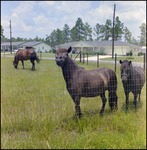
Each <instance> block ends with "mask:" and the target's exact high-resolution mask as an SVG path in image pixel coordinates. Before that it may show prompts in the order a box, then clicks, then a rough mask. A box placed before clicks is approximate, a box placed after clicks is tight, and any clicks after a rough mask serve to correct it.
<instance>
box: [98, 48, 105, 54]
mask: <svg viewBox="0 0 147 150" xmlns="http://www.w3.org/2000/svg"><path fill="white" fill-rule="evenodd" d="M99 55H106V52H105V48H103V47H102V48H101V49H100V51H99Z"/></svg>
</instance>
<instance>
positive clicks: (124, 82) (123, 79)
mask: <svg viewBox="0 0 147 150" xmlns="http://www.w3.org/2000/svg"><path fill="white" fill-rule="evenodd" d="M121 79H122V83H123V84H126V83H127V77H126V76H122V78H121Z"/></svg>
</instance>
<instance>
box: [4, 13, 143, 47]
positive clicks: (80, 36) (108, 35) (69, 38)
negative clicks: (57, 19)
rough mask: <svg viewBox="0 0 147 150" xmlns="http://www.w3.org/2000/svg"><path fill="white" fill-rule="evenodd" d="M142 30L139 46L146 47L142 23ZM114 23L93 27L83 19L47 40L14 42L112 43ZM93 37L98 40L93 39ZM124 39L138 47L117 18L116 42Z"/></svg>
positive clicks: (37, 39)
mask: <svg viewBox="0 0 147 150" xmlns="http://www.w3.org/2000/svg"><path fill="white" fill-rule="evenodd" d="M139 28H140V36H138V38H139V45H140V46H145V45H146V25H145V23H142V24H141V26H139ZM112 30H113V27H112V21H111V20H110V19H107V20H106V22H105V24H99V23H97V24H96V25H95V27H93V28H92V27H91V26H90V25H89V24H88V22H86V23H83V21H82V19H81V18H78V19H77V21H76V23H75V26H74V27H73V28H71V29H70V27H69V25H68V24H65V25H64V27H63V30H60V29H58V28H57V29H56V30H53V31H52V32H51V33H50V34H49V35H46V37H45V38H39V37H38V36H36V37H35V38H34V39H32V38H30V39H27V38H20V37H17V38H14V37H12V42H16V41H17V42H19V41H28V42H29V41H44V42H46V43H48V44H49V45H50V46H55V45H59V44H64V43H68V42H73V41H80V40H82V41H93V40H97V41H110V40H112ZM3 31H4V29H3V27H2V25H1V40H2V41H5V42H9V41H10V39H7V38H5V36H4V35H3ZM92 35H94V36H95V37H96V38H95V39H93V38H92ZM122 37H124V40H125V42H128V43H131V44H135V45H138V41H137V40H136V39H135V38H134V37H132V33H131V32H130V31H129V29H128V28H127V27H126V26H124V24H123V23H122V22H121V21H120V19H119V17H118V16H117V17H116V19H115V25H114V40H119V41H121V40H122Z"/></svg>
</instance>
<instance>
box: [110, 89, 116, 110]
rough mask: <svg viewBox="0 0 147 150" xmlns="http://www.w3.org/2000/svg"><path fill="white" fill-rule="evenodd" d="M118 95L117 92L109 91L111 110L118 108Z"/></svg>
mask: <svg viewBox="0 0 147 150" xmlns="http://www.w3.org/2000/svg"><path fill="white" fill-rule="evenodd" d="M117 98H118V97H117V95H116V92H112V93H111V92H110V91H109V106H110V108H111V110H113V109H114V108H115V109H118V108H117Z"/></svg>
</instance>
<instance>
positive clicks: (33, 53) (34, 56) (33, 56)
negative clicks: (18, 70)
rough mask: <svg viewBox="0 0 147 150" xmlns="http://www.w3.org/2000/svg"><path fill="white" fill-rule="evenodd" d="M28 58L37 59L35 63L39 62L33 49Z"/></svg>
mask: <svg viewBox="0 0 147 150" xmlns="http://www.w3.org/2000/svg"><path fill="white" fill-rule="evenodd" d="M30 59H31V60H36V61H37V63H39V62H40V60H39V58H38V57H37V55H36V52H35V51H33V52H32V53H31V55H30Z"/></svg>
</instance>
